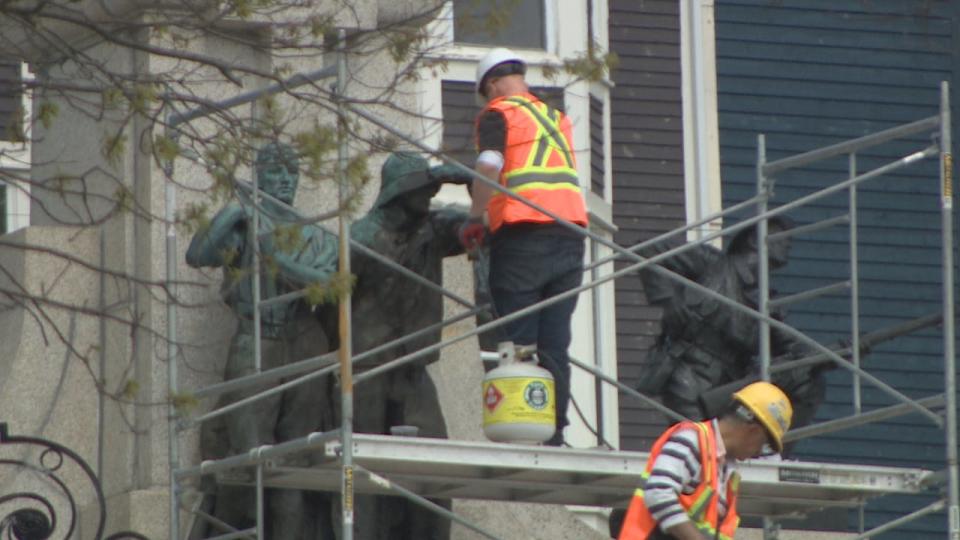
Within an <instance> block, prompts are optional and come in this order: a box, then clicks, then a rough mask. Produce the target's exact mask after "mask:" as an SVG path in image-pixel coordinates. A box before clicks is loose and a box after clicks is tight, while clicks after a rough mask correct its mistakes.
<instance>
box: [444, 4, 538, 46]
mask: <svg viewBox="0 0 960 540" xmlns="http://www.w3.org/2000/svg"><path fill="white" fill-rule="evenodd" d="M543 2H544V0H453V38H454V41H456V42H457V43H472V44H476V45H498V46H505V47H520V48H526V49H542V48H544V46H545V42H544V24H543Z"/></svg>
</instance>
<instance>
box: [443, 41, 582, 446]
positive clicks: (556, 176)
mask: <svg viewBox="0 0 960 540" xmlns="http://www.w3.org/2000/svg"><path fill="white" fill-rule="evenodd" d="M526 70H527V65H526V63H525V62H524V61H523V59H521V58H520V57H519V56H517V55H516V53H514V52H513V51H510V50H509V49H504V48H496V49H492V50H491V51H490V52H489V53H488V54H487V55H486V56H484V58H483V59H481V60H480V62H479V63H478V65H477V79H476V91H477V94H478V95H479V96H480V97H482V98H483V100H484V101H485V106H484V108H483V110H482V111H481V112H480V114H479V115H478V117H477V122H476V134H477V150H478V152H479V156H478V158H477V163H476V167H475V170H476V172H477V173H479V174H481V175H483V176H484V177H486V178H488V179H489V180H490V181H491V182H497V183H499V184H500V186H502V187H503V188H504V189H505V190H507V191H509V192H510V193H512V194H516V195H518V196H520V197H523V198H524V199H526V200H525V201H523V200H518V199H516V198H514V197H511V196H509V195H508V194H506V193H503V192H500V191H498V190H496V189H495V188H494V187H493V186H491V185H489V184H487V183H484V182H481V181H477V180H475V181H474V182H473V189H472V192H471V194H472V197H473V203H472V205H471V208H470V220H469V221H468V222H467V223H466V224H465V225H464V226H463V227H462V228H461V230H460V241H461V243H462V244H463V246H464V248H466V250H467V251H468V252H472V251H473V250H475V249H476V248H478V247H479V246H480V245H482V244H484V243H485V242H487V241H488V236H489V245H490V273H489V286H490V296H491V298H492V300H493V305H494V308H495V310H496V313H495V315H496V316H499V317H504V316H506V315H509V314H511V313H514V312H516V311H519V310H522V309H524V308H527V307H529V306H531V305H533V304H536V303H539V302H541V301H544V300H546V299H548V298H551V297H554V296H557V295H560V294H563V293H565V292H567V291H570V290H572V289H575V288H577V287H579V286H580V284H581V283H582V281H583V257H584V235H583V233H582V232H580V231H579V230H578V229H577V228H571V227H570V226H568V225H564V224H562V223H560V222H558V218H559V220H563V221H565V222H567V223H571V224H575V225H577V226H579V227H584V228H585V227H586V226H587V211H586V205H585V203H584V199H583V194H582V193H581V191H580V185H579V183H578V180H577V164H576V160H575V155H574V147H573V132H572V127H571V122H570V119H569V118H568V117H567V116H566V115H564V114H563V113H562V112H560V111H559V110H557V109H555V108H554V107H551V106H549V105H548V104H546V103H544V102H543V101H541V100H540V98H538V97H537V96H536V95H534V94H532V93H531V92H530V89H529V87H528V86H527V83H526V80H525V78H524V77H525V75H526ZM528 201H529V202H528ZM530 203H532V205H531V204H530ZM538 208H540V209H543V210H546V211H547V212H549V215H548V214H547V213H544V212H542V211H540V209H538ZM576 304H577V297H576V295H572V296H568V297H565V298H563V299H562V300H559V301H557V302H555V303H553V304H551V305H549V306H547V307H544V308H542V309H541V310H539V311H536V312H533V313H530V314H528V315H526V316H524V317H521V318H519V319H515V320H513V321H511V322H509V323H506V324H505V325H504V329H505V334H506V335H505V338H506V339H508V340H510V341H513V342H514V343H515V344H517V345H523V346H528V347H529V346H532V347H535V349H536V351H537V356H538V358H539V360H540V363H541V365H543V366H544V367H545V368H546V369H547V370H549V371H550V373H551V374H552V375H553V378H554V380H555V381H556V396H555V397H554V396H548V399H549V400H550V401H551V402H553V403H555V405H556V431H555V433H554V435H553V437H552V438H551V439H550V440H548V441H547V442H546V444H548V445H552V446H560V445H562V444H563V443H564V439H563V428H564V426H566V425H567V404H568V402H569V396H570V360H569V356H568V355H567V349H568V347H569V346H570V341H571V338H572V334H571V328H570V319H571V317H572V315H573V311H574V308H575V307H576Z"/></svg>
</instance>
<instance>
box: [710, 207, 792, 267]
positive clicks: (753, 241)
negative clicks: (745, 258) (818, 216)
mask: <svg viewBox="0 0 960 540" xmlns="http://www.w3.org/2000/svg"><path fill="white" fill-rule="evenodd" d="M793 227H794V222H793V220H792V219H790V218H789V217H787V216H774V217H771V218H769V219H767V235H768V236H769V235H773V234H776V233H778V232H783V231H789V230H790V229H792V228H793ZM756 252H757V228H756V227H747V228H745V229H741V230H740V231H739V232H737V234H735V235H733V238H731V239H730V243H729V244H727V253H728V254H730V255H740V254H749V253H754V254H755V253H756ZM789 254H790V239H789V238H781V239H779V240H776V241H774V242H769V243H768V244H767V258H768V259H769V261H770V268H771V269H776V268H781V267H783V266H785V265H786V264H787V257H788V255H789Z"/></svg>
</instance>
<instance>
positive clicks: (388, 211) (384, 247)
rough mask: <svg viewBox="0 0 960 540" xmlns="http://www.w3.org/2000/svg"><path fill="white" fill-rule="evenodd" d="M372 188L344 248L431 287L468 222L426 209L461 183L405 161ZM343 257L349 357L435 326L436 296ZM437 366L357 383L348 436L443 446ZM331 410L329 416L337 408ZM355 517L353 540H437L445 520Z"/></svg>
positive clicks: (399, 509)
mask: <svg viewBox="0 0 960 540" xmlns="http://www.w3.org/2000/svg"><path fill="white" fill-rule="evenodd" d="M380 178H381V180H380V182H381V183H380V194H379V196H378V197H377V199H376V201H375V202H374V204H373V207H372V208H371V209H370V211H369V212H368V213H367V214H366V215H365V216H363V217H362V218H360V219H358V220H357V221H355V222H354V223H353V224H352V225H351V227H350V236H351V239H352V240H354V241H356V242H359V243H361V244H363V245H364V246H366V247H368V248H370V249H372V250H374V251H376V252H377V253H379V254H381V255H385V256H386V257H388V258H389V259H390V260H392V261H394V262H396V263H398V264H400V265H402V266H403V267H405V268H407V269H408V270H411V271H412V272H414V273H416V274H418V275H420V276H421V277H423V278H426V279H427V280H429V281H432V282H434V283H437V284H441V282H442V278H443V259H444V258H446V257H452V256H456V255H460V254H462V253H463V252H464V250H463V247H462V246H461V245H460V241H459V237H458V233H459V230H460V227H461V226H462V225H463V224H464V223H465V222H466V220H467V217H468V216H467V212H466V209H465V208H457V207H453V206H444V207H434V206H432V205H431V200H432V199H433V197H434V196H435V195H436V194H437V192H438V191H439V189H440V186H441V184H442V183H445V182H446V183H457V184H466V183H467V182H468V181H469V179H470V175H469V174H468V173H464V172H460V171H457V170H456V169H455V168H454V167H452V166H447V165H442V166H436V167H430V165H429V164H428V162H427V160H426V159H425V158H423V157H422V156H420V155H418V154H415V153H411V152H395V153H393V154H391V155H390V156H389V157H388V158H387V160H386V162H384V164H383V167H382V169H381V174H380ZM351 253H352V255H351V271H352V272H353V273H354V275H355V276H356V285H355V286H354V293H353V298H352V306H351V308H352V321H353V322H352V335H353V352H354V354H357V353H361V352H363V351H366V350H370V349H372V348H374V347H377V346H379V345H382V344H384V343H388V342H390V341H393V340H395V339H397V338H400V337H403V336H406V335H409V334H412V333H414V332H417V331H419V330H422V329H424V328H426V327H428V326H432V325H435V324H436V323H439V322H440V321H441V320H443V298H442V296H441V294H440V293H439V292H438V291H435V290H432V289H430V288H428V287H426V286H424V285H422V284H420V283H417V282H416V281H414V280H412V279H410V278H409V277H407V276H404V275H403V274H401V273H399V272H397V271H395V270H393V269H391V268H389V267H387V266H386V265H384V264H383V263H381V262H379V261H377V260H375V259H373V258H372V257H369V256H367V255H364V254H363V253H361V252H360V251H359V250H353V251H352V252H351ZM440 338H441V330H440V329H439V328H437V329H434V330H432V331H429V332H425V333H422V334H420V335H419V336H418V337H416V338H414V339H411V340H409V341H407V342H405V343H403V344H400V345H397V346H395V347H391V348H390V349H389V350H386V351H383V352H381V353H378V354H377V355H375V356H374V357H372V358H369V359H367V360H365V361H362V362H360V363H359V364H358V365H357V366H356V367H355V369H356V370H357V371H363V370H366V369H369V368H371V367H374V366H378V365H382V364H384V363H386V362H389V361H390V360H393V359H396V358H400V357H402V356H404V355H406V354H409V353H412V352H415V351H418V350H420V349H423V348H425V347H428V346H430V345H434V344H436V343H438V342H439V341H440ZM438 359H439V353H437V352H434V353H431V354H429V355H426V356H424V357H422V358H420V359H418V360H416V361H414V362H411V363H408V364H406V365H403V366H400V367H398V368H395V369H392V370H390V371H388V372H386V373H383V374H381V375H379V376H377V377H374V378H372V379H370V380H368V381H365V382H364V383H363V387H362V391H360V392H357V393H355V394H354V395H355V398H356V402H355V405H354V429H355V430H356V431H357V432H360V433H379V434H389V433H390V428H391V427H392V426H399V425H404V426H416V427H417V428H418V435H419V436H421V437H436V438H446V437H447V428H446V422H445V420H444V417H443V411H442V410H441V408H440V402H439V399H438V396H437V390H436V387H435V386H434V383H433V381H432V380H431V378H430V375H429V374H428V373H427V370H426V367H427V366H428V365H429V364H431V363H433V362H436V361H437V360H438ZM334 407H335V408H336V409H339V402H336V403H335V404H334ZM336 418H339V415H337V416H336ZM435 502H437V503H438V504H443V505H446V506H449V503H448V502H445V501H444V502H441V501H435ZM355 507H356V512H357V515H358V516H360V515H363V518H361V519H357V520H356V523H355V533H354V537H355V538H357V539H358V540H387V539H389V540H405V539H409V540H413V539H417V540H421V539H427V540H444V539H446V538H449V535H450V524H449V521H448V520H447V519H446V518H443V517H441V516H439V515H438V514H435V513H434V512H431V511H429V510H426V509H424V508H422V507H420V506H416V505H413V504H411V503H409V502H408V501H407V500H405V499H402V498H399V497H377V496H364V495H359V496H357V497H356V499H355Z"/></svg>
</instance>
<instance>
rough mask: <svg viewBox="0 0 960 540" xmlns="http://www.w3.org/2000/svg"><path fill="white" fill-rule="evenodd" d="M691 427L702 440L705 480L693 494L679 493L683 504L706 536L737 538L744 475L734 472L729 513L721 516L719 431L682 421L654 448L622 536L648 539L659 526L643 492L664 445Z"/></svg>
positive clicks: (627, 539) (622, 538) (707, 424)
mask: <svg viewBox="0 0 960 540" xmlns="http://www.w3.org/2000/svg"><path fill="white" fill-rule="evenodd" d="M691 427H694V428H696V429H697V435H698V439H699V442H700V467H701V474H700V477H701V481H700V485H698V486H697V488H696V489H695V490H694V492H693V493H691V494H689V495H685V494H683V493H680V494H679V495H678V498H679V500H680V505H681V506H683V508H684V509H685V510H686V512H687V516H688V517H689V518H690V522H691V523H692V524H693V525H694V526H695V527H696V528H697V530H699V531H700V533H701V534H702V535H703V536H704V538H706V539H711V540H716V539H719V540H732V539H733V534H734V532H736V530H737V526H738V525H739V524H740V518H739V516H738V515H737V492H738V490H739V486H740V477H739V475H737V474H736V473H734V474H733V475H732V476H731V477H730V480H729V481H728V483H727V513H726V515H725V516H724V517H723V519H722V520H721V519H720V516H719V497H718V496H717V487H718V482H719V480H718V471H717V452H716V448H715V446H716V436H717V434H716V433H714V430H713V425H712V424H711V423H710V422H681V423H679V424H676V425H674V426H673V427H671V428H670V429H668V430H667V431H666V432H664V433H663V435H661V436H660V438H659V439H657V442H656V443H654V445H653V448H652V449H651V450H650V457H649V458H648V459H647V466H646V468H645V470H644V472H643V474H642V475H641V477H640V487H639V488H638V489H637V490H636V491H634V494H633V498H632V499H631V501H630V506H629V507H628V508H627V515H626V517H625V518H624V522H623V528H622V530H621V531H620V536H619V537H618V539H619V540H646V539H647V538H648V537H649V536H650V535H651V534H652V533H653V532H654V531H655V530H656V528H657V522H656V520H654V519H653V516H652V515H651V514H650V511H649V510H647V507H646V505H645V504H644V495H643V494H644V489H645V488H646V483H647V480H648V479H649V478H650V472H651V471H652V470H653V463H654V462H655V461H656V459H657V456H659V455H660V451H661V449H662V448H663V445H664V444H666V443H667V441H668V440H669V439H670V437H671V436H672V435H673V434H674V433H675V432H676V431H678V430H680V429H684V428H691Z"/></svg>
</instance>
